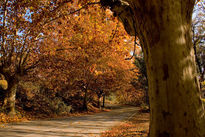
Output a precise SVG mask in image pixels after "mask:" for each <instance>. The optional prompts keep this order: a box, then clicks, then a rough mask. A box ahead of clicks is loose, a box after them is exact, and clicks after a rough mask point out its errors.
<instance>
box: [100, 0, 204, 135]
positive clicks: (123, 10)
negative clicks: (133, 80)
mask: <svg viewBox="0 0 205 137" xmlns="http://www.w3.org/2000/svg"><path fill="white" fill-rule="evenodd" d="M109 2H111V1H109ZM111 3H112V2H111ZM103 4H104V5H106V4H108V5H109V6H111V10H112V11H114V12H115V13H116V15H118V16H120V19H121V20H122V22H123V24H124V26H125V29H126V30H127V32H128V33H129V34H131V35H134V34H139V38H140V41H141V43H142V45H143V51H144V55H145V62H146V68H147V74H148V83H149V100H150V111H151V113H150V115H151V118H150V135H149V136H150V137H205V130H204V129H205V120H204V119H205V117H204V107H203V104H202V101H201V99H200V93H199V91H200V90H199V83H198V79H197V73H196V65H195V56H194V49H193V45H192V38H191V14H192V10H193V6H194V1H193V0H169V1H168V0H163V1H162V0H152V1H148V0H127V3H126V2H122V1H120V0H119V1H118V4H116V2H115V3H112V4H110V3H103Z"/></svg>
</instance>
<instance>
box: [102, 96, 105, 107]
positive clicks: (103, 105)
mask: <svg viewBox="0 0 205 137" xmlns="http://www.w3.org/2000/svg"><path fill="white" fill-rule="evenodd" d="M102 107H103V108H104V107H105V94H104V95H103V105H102Z"/></svg>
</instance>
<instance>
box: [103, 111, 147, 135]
mask: <svg viewBox="0 0 205 137" xmlns="http://www.w3.org/2000/svg"><path fill="white" fill-rule="evenodd" d="M148 131H149V113H138V114H135V115H134V116H133V117H132V118H130V119H129V120H128V121H125V122H122V123H121V124H120V125H119V126H116V127H113V128H112V129H111V130H109V131H106V132H104V133H102V135H101V137H147V136H148Z"/></svg>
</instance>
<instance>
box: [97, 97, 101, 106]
mask: <svg viewBox="0 0 205 137" xmlns="http://www.w3.org/2000/svg"><path fill="white" fill-rule="evenodd" d="M100 98H101V96H98V108H101V103H100Z"/></svg>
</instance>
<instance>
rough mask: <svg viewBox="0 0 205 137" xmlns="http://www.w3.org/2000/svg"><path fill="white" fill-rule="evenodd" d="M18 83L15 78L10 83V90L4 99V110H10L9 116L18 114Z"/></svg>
mask: <svg viewBox="0 0 205 137" xmlns="http://www.w3.org/2000/svg"><path fill="white" fill-rule="evenodd" d="M17 84H18V82H17V81H16V80H15V78H14V79H13V80H12V81H9V86H8V89H7V90H6V96H5V98H4V104H3V109H5V110H7V109H8V114H9V115H11V116H14V115H15V114H16V110H15V102H16V90H17Z"/></svg>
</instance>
